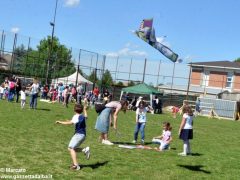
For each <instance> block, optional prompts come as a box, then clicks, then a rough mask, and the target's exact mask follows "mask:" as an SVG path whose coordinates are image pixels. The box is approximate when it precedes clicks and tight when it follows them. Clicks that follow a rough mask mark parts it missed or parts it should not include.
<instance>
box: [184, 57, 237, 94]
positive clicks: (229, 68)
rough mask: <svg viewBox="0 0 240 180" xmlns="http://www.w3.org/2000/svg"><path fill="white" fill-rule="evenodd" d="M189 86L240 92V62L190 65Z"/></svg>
mask: <svg viewBox="0 0 240 180" xmlns="http://www.w3.org/2000/svg"><path fill="white" fill-rule="evenodd" d="M189 66H190V67H191V75H190V77H191V78H190V86H198V87H202V88H212V89H221V90H222V91H225V90H228V91H229V92H240V62H231V61H213V62H198V63H190V64H189Z"/></svg>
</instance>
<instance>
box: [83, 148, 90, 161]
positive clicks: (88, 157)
mask: <svg viewBox="0 0 240 180" xmlns="http://www.w3.org/2000/svg"><path fill="white" fill-rule="evenodd" d="M84 149H85V151H84V153H85V155H86V159H87V160H88V159H90V147H86V148H84Z"/></svg>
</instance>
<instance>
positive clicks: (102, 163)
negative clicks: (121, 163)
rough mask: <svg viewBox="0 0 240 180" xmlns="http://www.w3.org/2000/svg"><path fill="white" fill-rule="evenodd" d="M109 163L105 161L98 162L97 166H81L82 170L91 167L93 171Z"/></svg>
mask: <svg viewBox="0 0 240 180" xmlns="http://www.w3.org/2000/svg"><path fill="white" fill-rule="evenodd" d="M107 163H108V161H104V162H97V163H96V164H86V165H81V168H87V167H90V168H92V169H97V168H99V167H101V166H105V165H106V164H107Z"/></svg>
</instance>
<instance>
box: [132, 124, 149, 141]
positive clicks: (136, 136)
mask: <svg viewBox="0 0 240 180" xmlns="http://www.w3.org/2000/svg"><path fill="white" fill-rule="evenodd" d="M145 124H146V123H139V122H138V123H137V124H136V127H135V131H134V140H135V141H137V138H138V132H139V130H140V132H141V139H142V140H144V138H145V133H144V129H145Z"/></svg>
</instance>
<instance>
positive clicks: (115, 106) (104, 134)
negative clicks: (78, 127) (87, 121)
mask: <svg viewBox="0 0 240 180" xmlns="http://www.w3.org/2000/svg"><path fill="white" fill-rule="evenodd" d="M127 106H128V103H127V101H120V102H118V101H112V102H110V103H107V104H106V105H105V107H106V108H105V109H104V110H103V111H102V112H101V113H100V114H99V116H98V117H97V121H96V125H95V129H97V130H98V131H99V132H100V133H101V135H100V140H101V141H102V144H106V145H113V143H111V142H110V141H109V140H108V131H109V124H110V118H111V114H112V113H113V120H114V121H113V122H114V126H113V128H114V129H115V130H116V129H117V119H118V113H119V112H120V110H123V111H124V112H126V109H127Z"/></svg>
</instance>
